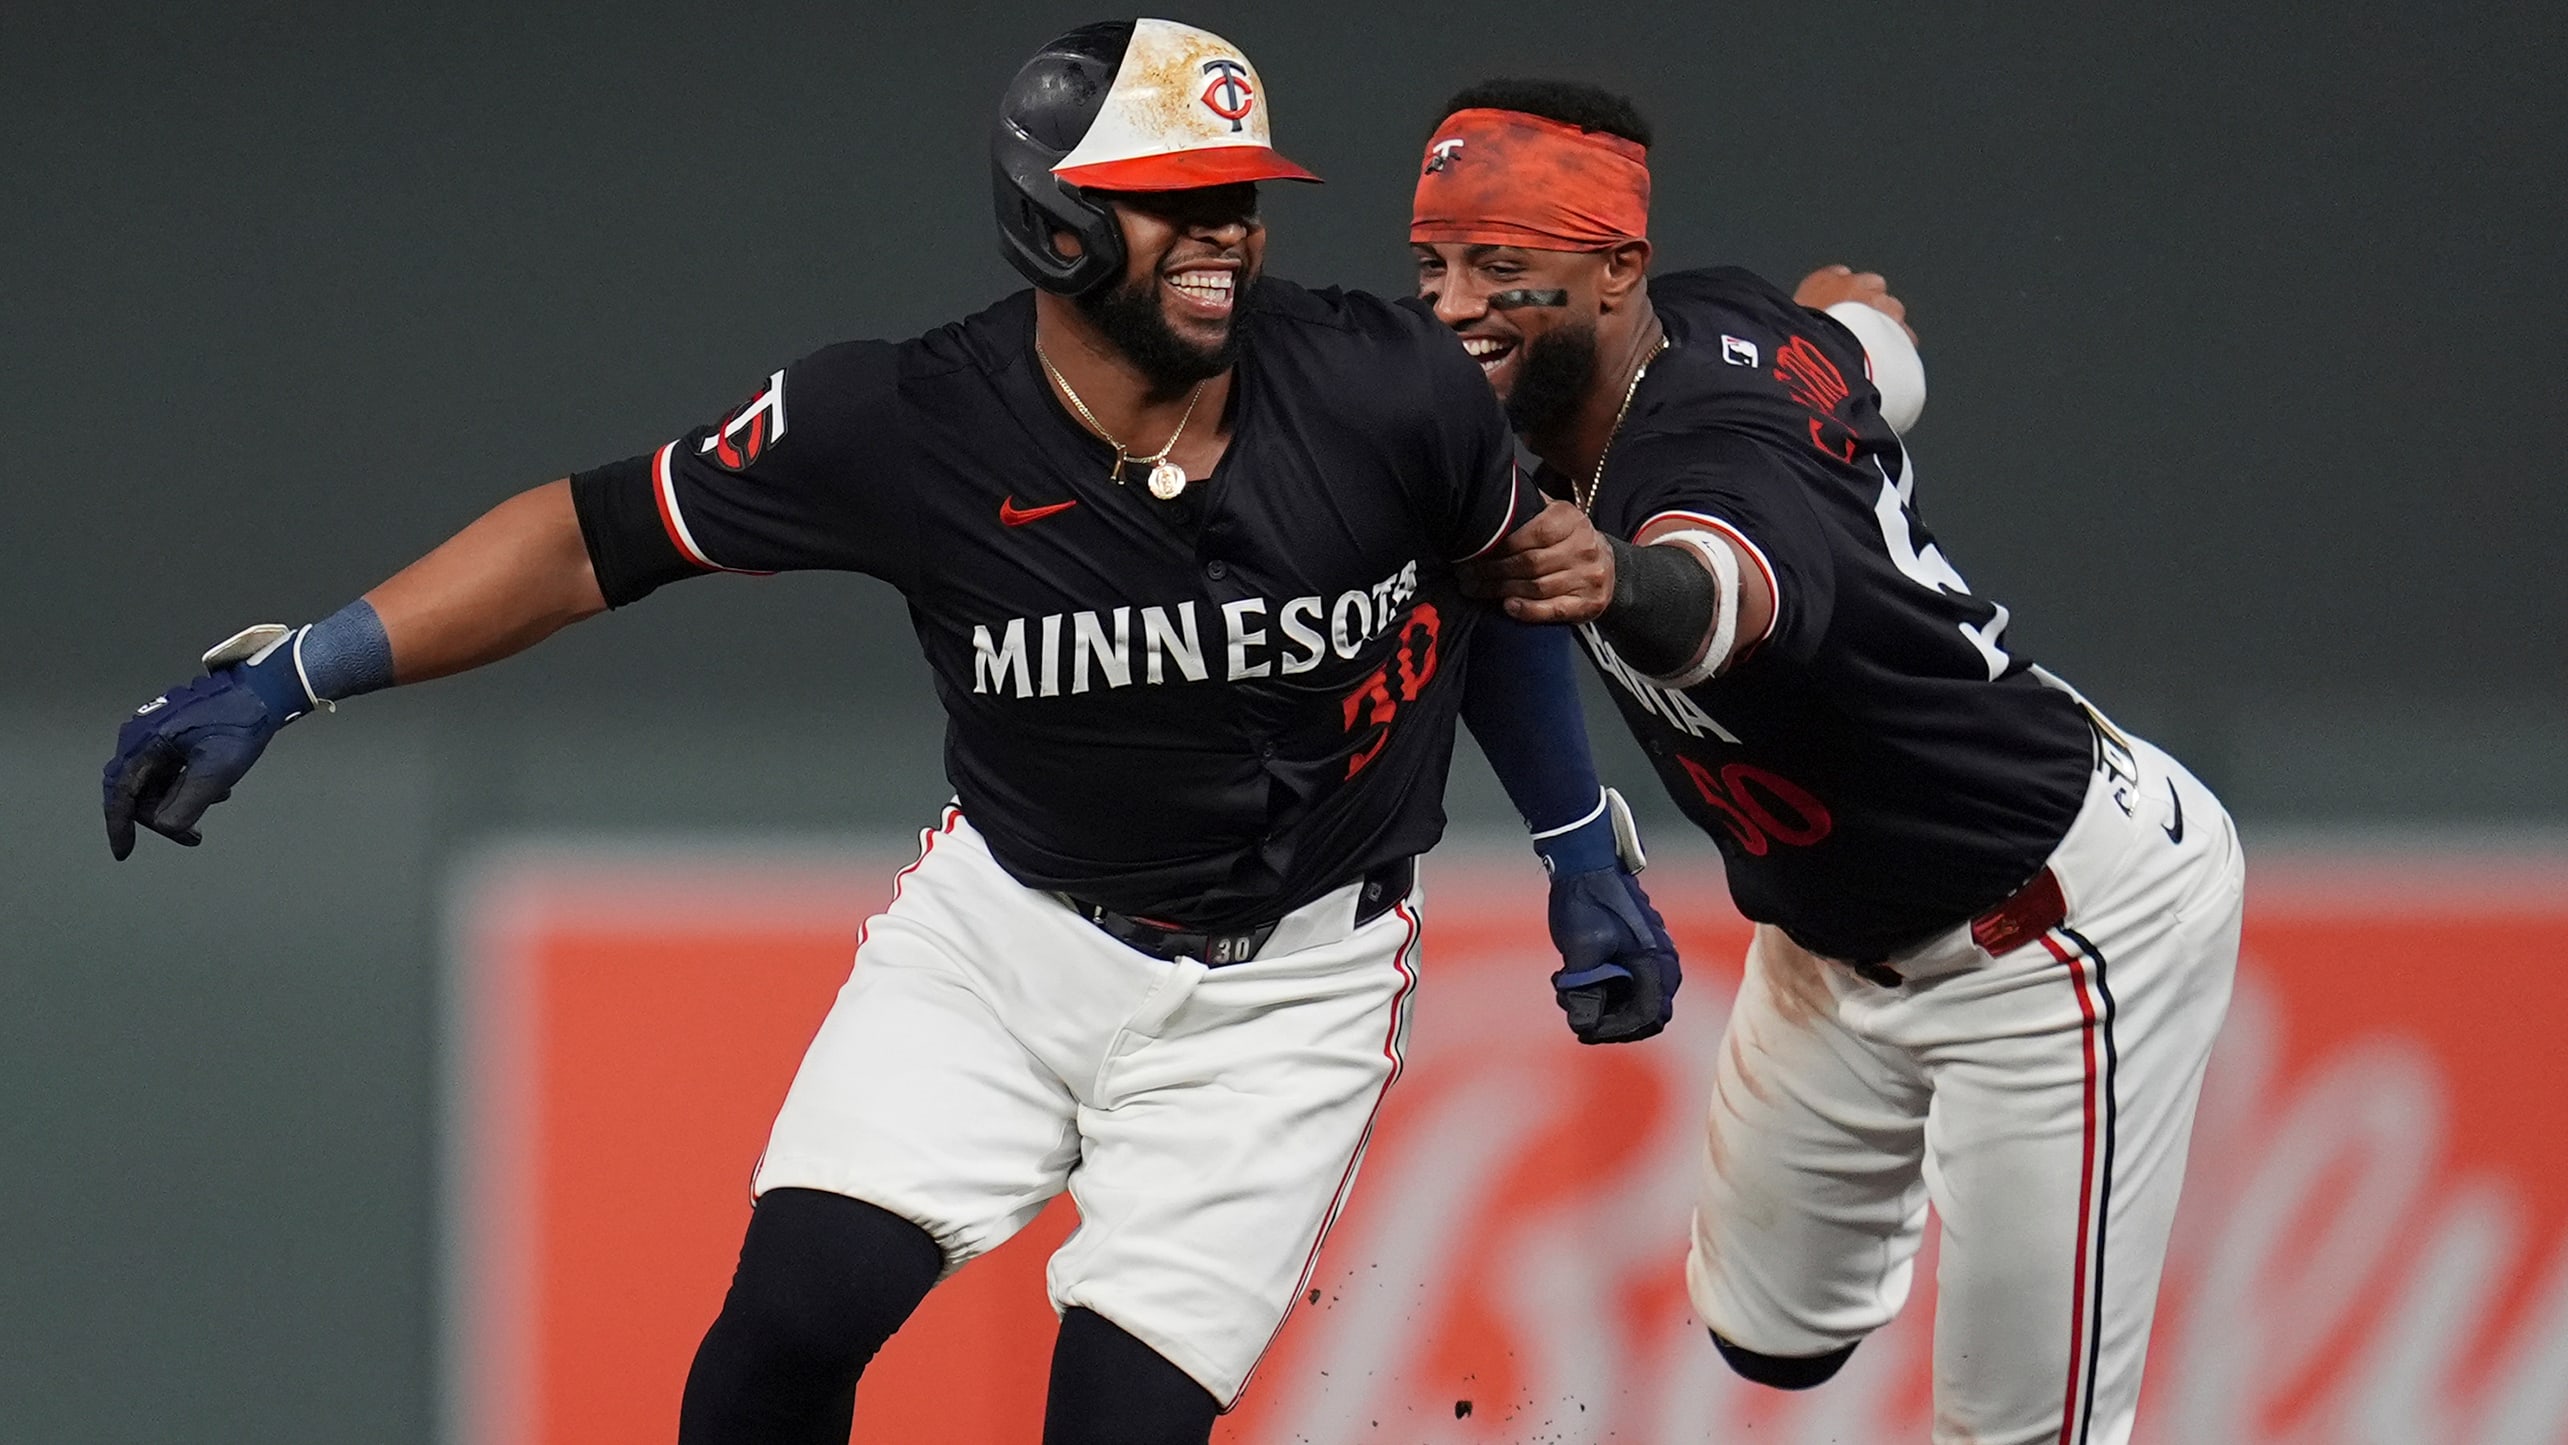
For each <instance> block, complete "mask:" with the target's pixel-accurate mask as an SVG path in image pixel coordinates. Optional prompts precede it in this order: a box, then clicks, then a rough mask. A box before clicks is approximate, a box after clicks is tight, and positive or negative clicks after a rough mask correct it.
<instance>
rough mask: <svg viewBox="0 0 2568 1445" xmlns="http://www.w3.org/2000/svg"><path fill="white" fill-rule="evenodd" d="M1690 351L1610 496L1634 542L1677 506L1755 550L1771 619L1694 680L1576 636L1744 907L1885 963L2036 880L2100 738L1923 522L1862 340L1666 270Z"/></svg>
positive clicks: (1719, 279) (1639, 433)
mask: <svg viewBox="0 0 2568 1445" xmlns="http://www.w3.org/2000/svg"><path fill="white" fill-rule="evenodd" d="M1650 299H1651V301H1652V303H1653V304H1654V305H1655V306H1656V308H1657V310H1658V314H1659V316H1660V318H1661V319H1662V321H1663V322H1664V323H1665V325H1666V327H1667V330H1668V335H1669V337H1670V339H1671V341H1672V343H1673V344H1672V345H1671V346H1670V348H1669V349H1668V350H1667V352H1666V353H1664V354H1663V355H1661V356H1660V357H1659V358H1658V359H1657V360H1656V361H1655V362H1653V363H1652V364H1651V365H1650V368H1649V374H1648V376H1647V378H1646V379H1645V380H1644V381H1643V382H1642V384H1641V385H1640V387H1639V389H1638V391H1637V392H1636V394H1635V395H1634V397H1633V401H1632V408H1631V412H1630V415H1629V417H1628V418H1627V419H1626V421H1625V424H1624V428H1623V432H1622V435H1621V439H1620V440H1619V442H1618V443H1617V444H1616V445H1615V447H1614V449H1613V451H1612V452H1611V453H1610V455H1609V457H1608V459H1607V462H1606V465H1605V471H1604V477H1603V481H1602V483H1601V485H1600V486H1599V488H1598V490H1597V494H1596V497H1595V504H1594V505H1595V520H1596V524H1597V525H1598V526H1599V527H1600V528H1602V529H1603V530H1605V531H1606V532H1608V533H1610V534H1612V535H1615V536H1621V537H1629V536H1633V535H1635V534H1636V533H1637V532H1639V531H1640V530H1641V529H1642V528H1643V527H1646V526H1647V525H1649V524H1650V523H1651V522H1652V521H1653V520H1655V519H1657V518H1660V517H1663V516H1669V515H1672V514H1673V515H1677V516H1681V517H1683V518H1686V519H1689V521H1690V522H1691V524H1692V525H1695V526H1698V527H1703V528H1709V529H1712V530H1715V531H1720V532H1725V533H1728V534H1730V535H1731V536H1732V537H1734V538H1735V539H1737V540H1738V541H1740V542H1742V543H1744V544H1745V546H1746V548H1747V550H1748V552H1749V553H1750V555H1751V556H1752V558H1753V559H1754V560H1755V562H1756V564H1757V565H1758V566H1759V567H1760V568H1762V569H1763V570H1764V571H1765V573H1766V574H1767V577H1768V580H1769V581H1770V582H1771V584H1772V586H1773V589H1774V595H1775V619H1774V625H1773V628H1772V629H1771V631H1770V632H1769V633H1768V635H1767V636H1766V637H1765V639H1764V640H1763V641H1762V642H1760V643H1759V644H1758V645H1757V646H1756V647H1755V648H1754V649H1753V650H1752V651H1749V652H1747V653H1746V654H1745V655H1744V656H1743V657H1741V658H1740V659H1738V660H1734V661H1733V662H1732V663H1731V665H1730V666H1729V668H1728V669H1727V670H1726V671H1724V672H1723V673H1722V674H1721V675H1719V676H1717V677H1715V678H1713V679H1711V680H1710V681H1707V682H1704V683H1702V684H1700V685H1698V686H1696V687H1693V688H1690V689H1688V690H1686V691H1684V692H1675V691H1671V690H1669V689H1667V688H1664V687H1660V686H1657V685H1655V684H1653V683H1651V682H1650V681H1649V680H1648V679H1646V678H1644V677H1642V676H1640V675H1639V674H1638V673H1636V672H1635V671H1633V670H1632V669H1631V668H1629V667H1627V666H1625V665H1624V664H1623V663H1622V661H1621V660H1620V659H1618V658H1616V657H1615V656H1614V655H1613V654H1612V652H1611V649H1610V648H1607V647H1606V646H1605V645H1604V644H1603V643H1602V642H1601V641H1600V639H1598V638H1597V636H1596V635H1595V632H1594V630H1593V629H1592V628H1582V629H1580V631H1581V632H1582V634H1584V640H1585V641H1586V644H1587V646H1588V647H1589V649H1590V650H1591V651H1592V652H1594V653H1595V654H1596V655H1597V660H1598V662H1599V663H1600V664H1601V666H1602V667H1603V669H1604V671H1605V673H1606V674H1607V675H1608V676H1609V677H1610V678H1612V679H1613V681H1614V683H1615V684H1616V685H1615V686H1614V687H1613V688H1612V689H1611V690H1612V691H1613V692H1614V694H1615V701H1616V703H1617V704H1618V705H1619V706H1620V707H1621V708H1622V710H1623V713H1624V715H1625V717H1626V718H1627V719H1628V720H1629V721H1630V723H1631V724H1632V727H1633V729H1634V731H1635V733H1636V734H1637V735H1638V736H1640V737H1641V738H1642V739H1643V741H1644V744H1645V746H1646V747H1647V748H1648V751H1649V753H1650V755H1651V758H1652V761H1653V762H1654V764H1655V765H1656V766H1657V768H1658V770H1659V772H1660V774H1661V776H1662V778H1663V779H1664V781H1665V782H1666V783H1667V785H1668V788H1669V790H1670V792H1671V793H1672V794H1673V795H1674V796H1675V797H1676V799H1677V801H1678V803H1679V805H1680V806H1681V807H1683V808H1684V809H1685V811H1686V812H1687V814H1688V815H1689V816H1690V817H1691V818H1693V820H1694V821H1695V822H1696V823H1698V824H1700V825H1701V826H1702V827H1704V828H1705V829H1706V830H1707V831H1708V832H1710V833H1711V834H1712V835H1713V836H1714V838H1715V839H1716V841H1717V842H1718V843H1719V845H1720V847H1721V851H1722V855H1723V859H1724V861H1725V862H1726V863H1727V865H1728V871H1729V879H1730V892H1731V896H1732V898H1733V899H1734V900H1735V901H1736V902H1737V904H1738V907H1739V909H1740V911H1741V912H1743V913H1745V914H1746V915H1747V916H1748V917H1750V918H1752V919H1756V920H1759V921H1761V922H1767V923H1774V924H1778V925H1780V926H1781V927H1783V928H1784V929H1785V930H1786V931H1787V932H1789V933H1790V934H1791V935H1792V936H1793V937H1794V938H1795V939H1797V940H1798V941H1800V942H1801V943H1802V944H1803V945H1804V946H1805V947H1808V948H1810V949H1812V950H1814V951H1815V952H1818V953H1821V954H1824V955H1827V956H1829V957H1834V958H1841V959H1847V960H1853V961H1866V960H1877V959H1880V958H1883V957H1886V956H1888V955H1889V954H1892V953H1895V952H1897V951H1899V950H1901V949H1903V948H1906V947H1909V946H1911V945H1914V944H1917V943H1919V942H1921V941H1923V940H1924V939H1925V938H1926V937H1927V936H1929V935H1931V934H1933V933H1935V932H1938V931H1940V930H1942V929H1945V928H1949V927H1951V926H1952V924H1953V923H1954V921H1955V920H1957V919H1967V918H1970V917H1973V916H1974V915H1976V914H1978V913H1979V912H1981V911H1982V910H1983V909H1986V908H1988V907H1989V906H1990V905H1992V904H1995V903H1997V902H1999V901H2000V900H2002V899H2004V898H2006V897H2007V896H2008V895H2010V894H2011V893H2013V892H2014V891H2015V890H2016V889H2017V888H2019V887H2021V886H2022V885H2023V884H2024V883H2025V881H2026V880H2027V879H2029V878H2031V877H2032V876H2033V875H2034V874H2035V873H2036V872H2037V871H2038V870H2039V869H2040V868H2041V867H2042V864H2043V861H2044V859H2045V858H2047V857H2048V856H2049V855H2050V853H2051V850H2052V849H2053V848H2055V847H2056V846H2058V844H2059V841H2060V838H2061V835H2062V834H2063V833H2064V832H2066V831H2067V829H2068V826H2069V823H2070V821H2071V819H2073V818H2074V817H2075V816H2076V815H2077V811H2078V807H2079V803H2080V801H2081V800H2082V799H2083V798H2084V797H2085V794H2086V787H2087V777H2088V773H2089V768H2090V763H2091V761H2092V758H2093V748H2094V734H2093V732H2092V730H2091V728H2090V725H2089V723H2088V721H2087V718H2086V716H2085V714H2084V713H2083V711H2082V710H2081V709H2080V707H2079V705H2078V703H2077V702H2076V701H2075V700H2074V699H2073V698H2072V697H2071V696H2070V695H2069V694H2068V693H2066V692H2064V691H2061V690H2059V689H2058V688H2055V687H2053V686H2050V685H2048V684H2046V683H2045V682H2043V681H2042V680H2041V678H2040V677H2039V676H2038V675H2037V673H2036V672H2035V671H2034V670H2033V669H2032V668H2031V666H2030V664H2029V663H2028V661H2027V660H2026V659H2025V658H2023V657H2022V656H2020V655H2018V654H2017V653H2016V652H2015V651H2014V650H2013V649H2012V648H2011V647H2010V646H2009V644H2008V639H2007V636H2006V622H2007V614H2006V609H2005V608H2004V607H2002V606H1999V605H1998V604H1996V603H1994V602H1991V601H1988V600H1987V599H1985V598H1981V597H1978V596H1974V595H1973V594H1972V593H1971V591H1970V589H1969V587H1968V586H1967V585H1966V584H1965V583H1964V582H1963V580H1962V577H1961V574H1960V573H1959V572H1957V571H1956V570H1954V568H1953V565H1952V564H1951V563H1950V562H1949V561H1947V560H1946V559H1945V557H1944V555H1943V553H1942V551H1941V550H1940V549H1938V548H1937V547H1936V545H1935V541H1934V538H1933V537H1932V536H1931V535H1929V534H1928V532H1927V530H1926V528H1925V526H1924V525H1923V524H1922V523H1921V522H1920V521H1919V520H1918V512H1917V504H1916V498H1915V495H1914V487H1915V476H1914V473H1913V471H1912V469H1911V466H1910V464H1909V460H1908V456H1907V452H1906V449H1905V448H1904V447H1903V446H1902V445H1901V443H1900V440H1899V437H1898V436H1897V435H1896V434H1895V433H1894V432H1892V430H1891V429H1890V427H1889V425H1888V424H1887V423H1885V422H1884V421H1883V420H1882V415H1881V407H1880V398H1879V397H1878V396H1877V395H1876V394H1875V392H1874V390H1873V388H1872V386H1871V384H1870V382H1869V381H1868V380H1867V379H1866V372H1865V359H1864V351H1863V347H1862V346H1861V344H1860V343H1859V342H1857V341H1856V340H1855V338H1854V337H1853V336H1852V335H1851V334H1849V333H1848V332H1847V331H1846V330H1845V329H1844V328H1843V327H1841V326H1839V325H1838V324H1837V323H1836V322H1835V321H1832V320H1830V319H1829V318H1828V317H1827V316H1825V315H1822V314H1821V313H1818V312H1815V311H1810V310H1806V309H1804V308H1802V307H1800V306H1797V305H1795V304H1794V303H1793V302H1792V300H1791V298H1790V297H1788V296H1786V295H1784V294H1783V293H1782V292H1780V291H1777V290H1776V289H1774V288H1773V287H1772V286H1770V285H1768V284H1767V283H1766V282H1765V281H1763V280H1762V279H1760V278H1758V277H1757V276H1755V275H1753V274H1751V273H1749V272H1746V271H1742V270H1736V269H1732V268H1726V267H1725V268H1719V269H1713V270H1704V271H1687V272H1677V273H1673V274H1667V275H1660V276H1655V277H1653V278H1651V281H1650Z"/></svg>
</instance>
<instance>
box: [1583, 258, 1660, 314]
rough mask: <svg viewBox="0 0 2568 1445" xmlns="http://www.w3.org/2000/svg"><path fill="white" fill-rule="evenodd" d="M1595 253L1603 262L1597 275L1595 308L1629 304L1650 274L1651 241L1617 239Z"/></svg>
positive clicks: (1604, 308) (1620, 306) (1606, 309)
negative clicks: (1612, 243) (1618, 240)
mask: <svg viewBox="0 0 2568 1445" xmlns="http://www.w3.org/2000/svg"><path fill="white" fill-rule="evenodd" d="M1597 254H1598V255H1599V257H1600V258H1602V260H1603V261H1604V263H1605V264H1604V266H1603V267H1602V269H1600V270H1599V271H1598V272H1597V275H1596V300H1597V304H1598V308H1599V309H1600V310H1605V311H1614V310H1618V309H1620V308H1622V307H1625V306H1628V305H1630V304H1631V303H1632V298H1633V297H1634V296H1637V295H1639V294H1640V291H1641V283H1642V282H1643V281H1644V280H1647V279H1648V277H1649V274H1650V243H1649V242H1647V241H1641V240H1631V241H1620V242H1617V243H1615V244H1614V245H1612V246H1609V247H1607V248H1606V249H1605V250H1603V251H1601V252H1599V253H1597Z"/></svg>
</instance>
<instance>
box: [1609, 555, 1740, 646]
mask: <svg viewBox="0 0 2568 1445" xmlns="http://www.w3.org/2000/svg"><path fill="white" fill-rule="evenodd" d="M1605 545H1606V546H1608V547H1611V548H1612V549H1613V550H1614V597H1613V600H1612V601H1610V602H1608V603H1606V604H1605V615H1604V616H1602V617H1600V618H1598V619H1597V620H1596V631H1597V633H1598V634H1599V635H1600V636H1602V637H1603V638H1604V639H1605V640H1606V642H1608V643H1610V644H1612V646H1613V648H1614V651H1615V652H1616V653H1618V654H1620V655H1621V657H1622V659H1623V660H1624V661H1625V662H1628V663H1630V664H1631V665H1632V666H1634V667H1636V668H1638V669H1640V670H1641V671H1642V672H1644V673H1646V674H1648V675H1650V676H1652V677H1669V676H1673V675H1674V674H1676V673H1680V672H1683V671H1684V670H1685V669H1686V667H1687V665H1688V664H1690V663H1692V662H1693V661H1694V658H1695V655H1696V654H1697V653H1700V652H1701V651H1702V650H1703V641H1704V639H1705V638H1706V637H1708V636H1710V635H1711V632H1712V621H1713V616H1712V614H1713V609H1714V607H1715V606H1716V605H1717V603H1718V592H1717V584H1715V583H1714V581H1713V580H1712V574H1711V573H1710V572H1709V571H1707V570H1705V568H1704V566H1703V564H1702V563H1700V562H1698V561H1696V560H1695V559H1694V556H1693V549H1692V548H1689V547H1681V546H1667V547H1659V546H1643V545H1640V544H1637V543H1632V542H1626V541H1624V540H1623V539H1622V538H1620V537H1607V538H1606V539H1605Z"/></svg>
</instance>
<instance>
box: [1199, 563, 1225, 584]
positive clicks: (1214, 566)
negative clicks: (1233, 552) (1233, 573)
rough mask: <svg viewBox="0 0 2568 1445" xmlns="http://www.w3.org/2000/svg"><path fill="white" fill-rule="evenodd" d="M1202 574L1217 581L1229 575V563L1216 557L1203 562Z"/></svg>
mask: <svg viewBox="0 0 2568 1445" xmlns="http://www.w3.org/2000/svg"><path fill="white" fill-rule="evenodd" d="M1204 575H1205V576H1207V577H1210V578H1212V579H1213V580H1214V581H1216V582H1219V581H1220V580H1222V579H1223V578H1225V577H1228V576H1229V575H1230V564H1229V563H1228V562H1225V561H1223V560H1222V559H1221V558H1219V557H1216V558H1214V559H1213V560H1211V561H1210V562H1207V563H1205V564H1204Z"/></svg>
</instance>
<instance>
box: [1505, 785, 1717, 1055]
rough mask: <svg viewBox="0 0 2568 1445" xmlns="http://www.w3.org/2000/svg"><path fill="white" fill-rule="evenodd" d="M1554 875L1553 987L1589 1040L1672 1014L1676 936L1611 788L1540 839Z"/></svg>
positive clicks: (1619, 1039) (1606, 1038) (1607, 1038)
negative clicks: (1653, 896) (1653, 899)
mask: <svg viewBox="0 0 2568 1445" xmlns="http://www.w3.org/2000/svg"><path fill="white" fill-rule="evenodd" d="M1534 851H1535V852H1536V853H1538V854H1540V855H1541V856H1542V860H1543V867H1544V869H1545V870H1546V871H1548V872H1549V873H1550V874H1551V936H1552V947H1553V948H1554V949H1556V950H1558V951H1559V953H1560V959H1561V967H1560V970H1559V971H1558V972H1556V973H1554V974H1553V975H1552V976H1551V984H1552V992H1553V994H1554V995H1555V996H1556V997H1557V998H1558V999H1559V1001H1560V1007H1561V1012H1563V1013H1565V1014H1567V1015H1568V1016H1569V1031H1570V1032H1571V1033H1573V1034H1575V1035H1577V1036H1578V1041H1579V1042H1580V1043H1582V1044H1619V1043H1630V1042H1633V1041H1635V1040H1639V1039H1646V1038H1648V1037H1650V1036H1651V1035H1653V1034H1655V1033H1657V1032H1658V1031H1659V1030H1661V1029H1664V1028H1666V1027H1667V1023H1668V1020H1669V1019H1670V1018H1671V1017H1673V1016H1674V1014H1675V1006H1676V1004H1675V1001H1676V990H1677V988H1678V986H1679V985H1680V984H1682V983H1683V982H1684V971H1683V970H1682V969H1681V968H1680V967H1679V966H1678V963H1677V957H1676V943H1675V941H1674V940H1672V939H1670V938H1669V937H1668V935H1667V924H1666V923H1665V921H1663V920H1662V919H1660V917H1659V915H1658V910H1657V909H1655V908H1653V907H1651V906H1650V899H1649V895H1648V894H1647V893H1644V892H1642V891H1641V883H1640V880H1639V879H1638V878H1636V877H1634V876H1633V875H1634V874H1636V873H1638V872H1639V871H1640V870H1641V869H1642V868H1644V867H1647V866H1648V859H1647V858H1646V857H1644V856H1643V855H1642V852H1641V845H1640V835H1639V833H1638V831H1637V830H1635V829H1634V828H1633V826H1632V815H1631V810H1630V809H1629V808H1627V807H1626V806H1625V805H1624V803H1623V798H1622V795H1621V794H1619V793H1616V792H1615V791H1614V790H1613V789H1611V788H1608V789H1606V790H1605V797H1604V801H1603V803H1602V804H1601V805H1600V806H1599V808H1598V809H1597V813H1596V816H1595V817H1593V818H1590V819H1588V820H1587V821H1586V822H1584V823H1581V824H1580V825H1578V826H1577V827H1575V828H1572V829H1569V830H1567V831H1564V832H1561V833H1556V834H1553V835H1551V836H1550V837H1546V838H1537V839H1536V840H1535V841H1534Z"/></svg>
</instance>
